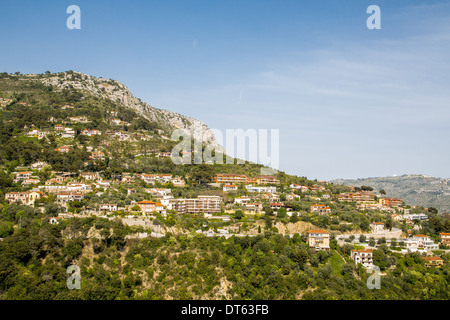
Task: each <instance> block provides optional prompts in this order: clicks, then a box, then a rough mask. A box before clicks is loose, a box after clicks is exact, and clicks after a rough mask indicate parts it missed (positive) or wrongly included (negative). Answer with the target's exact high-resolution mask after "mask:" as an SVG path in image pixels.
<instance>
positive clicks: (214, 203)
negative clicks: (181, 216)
mask: <svg viewBox="0 0 450 320" xmlns="http://www.w3.org/2000/svg"><path fill="white" fill-rule="evenodd" d="M221 203H222V199H221V198H220V197H219V196H198V197H197V198H193V199H185V204H186V211H187V212H189V213H200V212H203V213H205V212H207V213H212V212H220V211H221V207H220V205H221Z"/></svg>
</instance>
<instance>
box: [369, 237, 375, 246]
mask: <svg viewBox="0 0 450 320" xmlns="http://www.w3.org/2000/svg"><path fill="white" fill-rule="evenodd" d="M375 245H376V242H375V238H370V239H369V246H371V247H375Z"/></svg>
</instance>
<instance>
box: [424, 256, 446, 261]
mask: <svg viewBox="0 0 450 320" xmlns="http://www.w3.org/2000/svg"><path fill="white" fill-rule="evenodd" d="M421 259H423V260H426V261H444V259H442V258H441V257H421Z"/></svg>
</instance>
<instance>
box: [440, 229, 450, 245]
mask: <svg viewBox="0 0 450 320" xmlns="http://www.w3.org/2000/svg"><path fill="white" fill-rule="evenodd" d="M439 236H440V238H441V243H442V244H443V245H446V246H448V245H450V233H448V232H441V233H440V234H439Z"/></svg>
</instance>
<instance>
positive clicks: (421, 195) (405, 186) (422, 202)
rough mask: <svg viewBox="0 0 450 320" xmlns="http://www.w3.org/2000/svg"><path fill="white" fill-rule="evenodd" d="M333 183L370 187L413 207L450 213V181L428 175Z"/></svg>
mask: <svg viewBox="0 0 450 320" xmlns="http://www.w3.org/2000/svg"><path fill="white" fill-rule="evenodd" d="M333 183H337V184H345V185H347V186H351V185H353V186H356V187H361V186H369V187H372V188H373V189H374V190H376V191H379V190H385V191H386V192H387V195H388V196H392V197H397V198H402V199H404V200H405V201H406V202H407V203H409V204H411V205H419V206H423V207H435V208H437V209H439V210H440V211H447V212H449V211H450V179H443V178H435V177H430V176H427V175H402V176H392V177H377V178H362V179H355V180H352V179H337V180H333Z"/></svg>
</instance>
